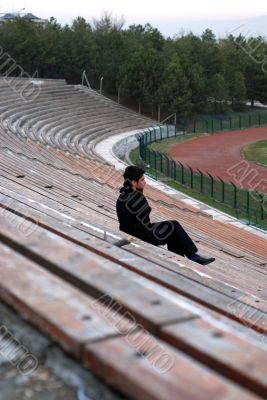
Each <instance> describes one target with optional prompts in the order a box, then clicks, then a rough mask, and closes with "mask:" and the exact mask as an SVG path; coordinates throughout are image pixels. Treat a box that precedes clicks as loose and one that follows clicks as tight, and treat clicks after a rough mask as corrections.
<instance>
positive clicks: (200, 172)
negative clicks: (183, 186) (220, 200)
mask: <svg viewBox="0 0 267 400" xmlns="http://www.w3.org/2000/svg"><path fill="white" fill-rule="evenodd" d="M198 172H199V174H200V193H203V172H202V171H200V169H198Z"/></svg>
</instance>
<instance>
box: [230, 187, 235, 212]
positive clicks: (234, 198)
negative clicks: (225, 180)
mask: <svg viewBox="0 0 267 400" xmlns="http://www.w3.org/2000/svg"><path fill="white" fill-rule="evenodd" d="M230 183H231V185H233V188H234V203H233V207H234V209H236V208H237V188H236V185H235V184H234V183H233V182H232V181H230Z"/></svg>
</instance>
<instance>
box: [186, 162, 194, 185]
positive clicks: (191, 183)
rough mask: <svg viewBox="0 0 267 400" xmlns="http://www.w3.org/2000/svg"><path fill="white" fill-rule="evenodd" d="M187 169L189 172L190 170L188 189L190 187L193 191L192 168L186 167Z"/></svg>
mask: <svg viewBox="0 0 267 400" xmlns="http://www.w3.org/2000/svg"><path fill="white" fill-rule="evenodd" d="M187 167H188V168H189V170H190V187H191V189H193V187H194V181H193V179H194V176H193V168H191V167H189V165H188V166H187Z"/></svg>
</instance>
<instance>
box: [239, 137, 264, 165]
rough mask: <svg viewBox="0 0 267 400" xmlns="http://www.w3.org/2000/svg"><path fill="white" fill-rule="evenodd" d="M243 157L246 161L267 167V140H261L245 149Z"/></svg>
mask: <svg viewBox="0 0 267 400" xmlns="http://www.w3.org/2000/svg"><path fill="white" fill-rule="evenodd" d="M241 155H242V157H243V158H244V159H245V160H248V161H254V162H256V163H257V164H260V165H264V166H267V140H259V141H257V142H255V143H252V144H250V145H249V146H246V147H244V148H243V149H242V152H241Z"/></svg>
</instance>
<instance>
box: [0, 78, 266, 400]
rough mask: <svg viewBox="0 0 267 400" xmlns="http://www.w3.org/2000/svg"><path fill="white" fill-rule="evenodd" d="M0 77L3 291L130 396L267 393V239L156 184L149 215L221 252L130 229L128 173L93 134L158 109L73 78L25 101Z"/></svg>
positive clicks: (141, 122)
mask: <svg viewBox="0 0 267 400" xmlns="http://www.w3.org/2000/svg"><path fill="white" fill-rule="evenodd" d="M18 83H20V84H22V83H23V82H18ZM0 88H1V93H0V112H1V116H2V117H4V120H3V119H2V120H1V127H0V170H1V172H0V253H1V257H0V299H1V301H4V302H6V303H8V304H9V305H10V306H12V307H13V308H15V309H16V310H17V311H18V312H19V313H21V314H22V315H24V316H25V317H26V318H27V319H28V320H29V321H30V322H31V323H33V324H35V325H36V326H37V327H38V328H39V329H40V330H41V331H43V332H45V333H46V334H47V335H48V336H50V337H51V338H52V339H53V340H54V341H55V342H57V343H58V344H59V345H60V346H61V347H62V348H63V349H64V350H65V351H67V352H69V353H70V354H72V355H73V356H74V357H76V358H77V359H78V360H80V362H82V363H84V364H85V365H86V366H87V367H89V368H90V369H91V370H92V371H93V372H94V373H95V374H96V375H98V376H99V377H100V379H101V380H103V381H105V382H106V383H107V384H110V385H113V386H114V387H115V388H116V389H117V390H119V392H120V393H123V394H124V395H126V396H127V397H129V398H133V399H149V400H152V399H153V400H154V399H160V400H169V399H170V400H177V399H179V400H187V399H190V400H195V399H196V400H199V399H218V400H224V399H229V400H236V399H239V398H240V399H258V398H261V399H263V398H267V396H266V393H267V390H266V389H267V379H266V372H267V370H266V368H267V363H266V360H267V357H266V356H267V347H266V331H267V286H266V274H267V258H266V239H265V238H264V237H263V236H260V235H256V234H254V233H253V232H252V231H246V230H242V229H240V227H238V226H234V224H232V225H231V224H225V223H223V222H220V221H216V220H213V219H212V217H211V216H207V215H206V214H205V213H203V212H202V210H201V209H198V208H196V207H194V206H192V205H190V204H186V203H184V202H183V201H182V200H180V199H175V198H174V197H173V196H170V195H168V193H162V192H160V191H158V190H157V189H155V188H152V187H150V186H149V185H147V187H146V196H147V198H148V200H149V202H150V204H151V206H152V209H153V212H152V213H151V217H152V220H153V222H154V221H157V220H163V219H175V220H179V222H181V224H182V225H183V226H184V227H185V228H186V230H187V231H188V232H189V234H190V235H191V236H192V238H193V239H194V241H196V242H197V245H198V247H199V249H200V253H203V254H204V255H206V254H207V255H208V254H210V255H213V256H215V257H216V261H215V262H214V263H212V264H210V265H207V266H201V265H199V264H196V263H193V262H192V261H190V260H188V259H186V258H183V257H181V256H179V255H177V254H174V253H172V252H169V251H168V250H166V249H165V248H163V246H162V247H161V246H160V247H155V246H152V245H150V244H148V243H145V242H142V241H141V240H138V239H136V238H132V237H131V238H129V236H128V235H126V234H125V233H123V232H121V231H120V230H119V226H118V221H117V216H116V209H115V204H116V199H117V196H118V189H119V187H120V186H121V184H122V176H121V173H120V172H117V171H115V169H114V168H113V167H112V166H111V165H109V163H107V162H103V159H101V156H100V155H97V154H96V153H95V150H94V148H95V144H96V143H97V142H98V141H99V140H102V139H103V138H107V137H109V136H110V135H115V134H117V133H120V132H125V131H131V130H135V129H142V128H146V127H151V126H152V125H155V121H152V120H150V119H148V118H145V117H143V116H140V115H139V114H137V113H134V112H132V111H130V110H127V109H126V108H125V107H123V106H121V105H118V104H116V103H115V102H113V101H112V100H110V99H107V98H105V97H103V96H101V95H99V94H98V93H96V92H95V91H93V90H90V89H85V88H80V87H73V86H71V85H66V82H65V81H61V82H60V81H53V80H51V82H50V81H48V80H44V81H43V84H42V90H41V92H40V95H39V96H38V98H37V99H36V101H34V102H31V103H27V104H26V103H25V102H22V101H21V98H20V96H19V95H18V94H17V93H15V92H14V90H12V88H11V87H10V86H8V85H7V84H6V82H4V79H1V78H0ZM3 124H4V126H3ZM129 240H130V242H129ZM120 246H122V247H120ZM166 355H167V356H169V357H167V360H166ZM168 359H169V360H172V361H173V363H171V368H169V369H168V370H166V371H162V369H163V368H164V366H166V363H167V361H168ZM167 365H168V364H167ZM156 367H157V368H156ZM0 397H1V395H0Z"/></svg>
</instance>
